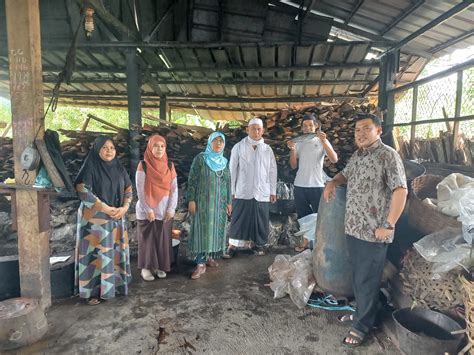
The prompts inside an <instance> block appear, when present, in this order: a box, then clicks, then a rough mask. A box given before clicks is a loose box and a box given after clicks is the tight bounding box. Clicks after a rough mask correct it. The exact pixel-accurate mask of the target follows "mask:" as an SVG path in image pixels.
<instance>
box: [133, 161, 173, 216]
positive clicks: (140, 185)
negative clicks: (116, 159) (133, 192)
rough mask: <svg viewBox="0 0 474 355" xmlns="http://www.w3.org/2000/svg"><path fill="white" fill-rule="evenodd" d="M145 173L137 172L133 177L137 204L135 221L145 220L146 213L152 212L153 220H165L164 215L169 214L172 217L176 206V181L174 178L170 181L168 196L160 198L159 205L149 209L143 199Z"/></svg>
mask: <svg viewBox="0 0 474 355" xmlns="http://www.w3.org/2000/svg"><path fill="white" fill-rule="evenodd" d="M145 177H146V175H145V172H144V171H139V170H137V173H136V175H135V183H136V185H137V195H138V202H137V206H136V208H135V210H136V211H135V213H136V215H137V219H147V218H146V214H147V212H150V211H153V212H154V213H155V219H157V220H159V221H162V220H164V219H165V216H166V213H167V212H168V213H170V214H172V215H173V216H174V213H175V210H176V206H177V204H178V180H177V179H176V178H174V179H173V180H172V181H171V191H170V194H169V196H165V197H163V198H162V200H161V201H160V203H158V205H157V206H156V207H155V208H151V207H150V206H148V204H147V203H146V199H145Z"/></svg>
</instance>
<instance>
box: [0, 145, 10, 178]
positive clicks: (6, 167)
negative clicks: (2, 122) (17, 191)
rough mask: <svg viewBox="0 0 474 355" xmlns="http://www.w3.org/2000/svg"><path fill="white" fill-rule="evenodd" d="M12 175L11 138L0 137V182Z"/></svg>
mask: <svg viewBox="0 0 474 355" xmlns="http://www.w3.org/2000/svg"><path fill="white" fill-rule="evenodd" d="M9 177H13V140H12V139H11V138H8V137H0V182H3V181H4V180H5V179H7V178H9Z"/></svg>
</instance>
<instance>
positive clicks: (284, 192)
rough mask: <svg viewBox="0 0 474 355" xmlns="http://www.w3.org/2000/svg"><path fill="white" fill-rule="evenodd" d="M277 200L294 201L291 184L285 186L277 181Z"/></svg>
mask: <svg viewBox="0 0 474 355" xmlns="http://www.w3.org/2000/svg"><path fill="white" fill-rule="evenodd" d="M277 198H278V199H279V200H294V198H295V197H294V193H293V184H286V183H284V182H283V181H278V182H277Z"/></svg>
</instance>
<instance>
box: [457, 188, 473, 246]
mask: <svg viewBox="0 0 474 355" xmlns="http://www.w3.org/2000/svg"><path fill="white" fill-rule="evenodd" d="M459 212H460V215H459V220H460V221H461V223H462V234H463V237H464V240H465V241H466V242H467V244H472V240H473V239H474V189H469V191H468V192H467V193H466V194H465V195H464V196H463V197H461V198H460V199H459Z"/></svg>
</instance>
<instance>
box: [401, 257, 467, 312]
mask: <svg viewBox="0 0 474 355" xmlns="http://www.w3.org/2000/svg"><path fill="white" fill-rule="evenodd" d="M432 268H433V264H432V263H430V262H429V261H426V260H425V259H423V257H422V256H421V255H420V254H418V252H417V251H416V250H414V249H412V250H410V251H409V252H408V253H407V255H406V256H405V258H404V259H403V267H402V269H401V270H400V277H401V279H402V282H403V289H402V293H403V294H405V295H407V296H409V297H410V298H411V299H412V300H413V301H414V302H416V303H417V304H418V305H421V306H423V307H427V308H430V309H435V310H438V311H448V310H450V309H453V308H454V307H456V306H457V305H461V304H462V303H463V294H462V290H461V280H460V279H459V277H458V273H459V271H458V270H451V271H449V272H447V273H444V274H442V275H440V278H439V279H433V272H432Z"/></svg>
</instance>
